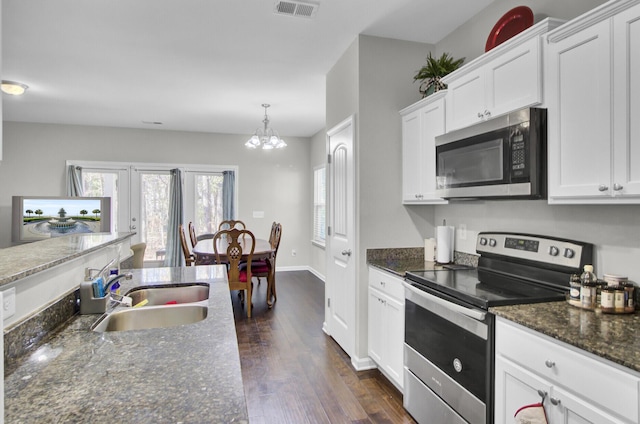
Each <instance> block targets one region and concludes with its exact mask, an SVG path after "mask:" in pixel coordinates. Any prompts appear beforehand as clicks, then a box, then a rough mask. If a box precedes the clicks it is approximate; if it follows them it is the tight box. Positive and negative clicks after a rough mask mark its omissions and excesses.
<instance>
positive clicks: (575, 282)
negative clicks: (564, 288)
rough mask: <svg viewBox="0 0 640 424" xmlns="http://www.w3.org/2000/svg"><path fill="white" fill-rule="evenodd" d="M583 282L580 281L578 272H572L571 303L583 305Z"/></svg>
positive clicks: (570, 283) (570, 280)
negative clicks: (581, 294)
mask: <svg viewBox="0 0 640 424" xmlns="http://www.w3.org/2000/svg"><path fill="white" fill-rule="evenodd" d="M581 287H582V284H581V283H580V276H578V274H572V275H571V278H570V279H569V303H570V304H571V305H573V306H581V303H580V302H581V301H580V289H581Z"/></svg>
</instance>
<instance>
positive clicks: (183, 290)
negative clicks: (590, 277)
mask: <svg viewBox="0 0 640 424" xmlns="http://www.w3.org/2000/svg"><path fill="white" fill-rule="evenodd" d="M127 296H129V297H130V298H131V300H132V305H134V306H135V305H137V304H139V303H140V302H143V301H144V300H146V301H147V302H146V304H145V305H146V306H153V305H166V304H174V303H178V304H180V303H193V302H200V301H203V300H207V299H209V285H208V284H205V283H188V284H180V285H172V286H169V285H166V286H151V287H150V286H143V287H136V288H133V289H131V290H129V292H128V293H127Z"/></svg>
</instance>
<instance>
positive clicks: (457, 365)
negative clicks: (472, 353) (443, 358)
mask: <svg viewBox="0 0 640 424" xmlns="http://www.w3.org/2000/svg"><path fill="white" fill-rule="evenodd" d="M453 369H454V370H456V372H462V361H461V360H460V359H458V358H455V359H454V360H453Z"/></svg>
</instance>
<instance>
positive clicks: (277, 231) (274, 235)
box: [251, 221, 282, 284]
mask: <svg viewBox="0 0 640 424" xmlns="http://www.w3.org/2000/svg"><path fill="white" fill-rule="evenodd" d="M281 234H282V224H279V223H277V222H275V221H273V224H271V232H270V233H269V244H270V245H271V248H272V249H273V257H272V259H271V263H272V267H273V269H275V264H276V254H277V253H278V246H280V235H281ZM251 275H252V276H253V277H256V278H257V279H258V284H260V278H269V267H268V265H267V262H266V261H255V262H254V263H253V264H252V265H251Z"/></svg>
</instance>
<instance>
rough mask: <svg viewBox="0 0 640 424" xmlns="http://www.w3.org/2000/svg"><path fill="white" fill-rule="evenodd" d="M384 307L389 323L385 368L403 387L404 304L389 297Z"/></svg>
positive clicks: (386, 338)
mask: <svg viewBox="0 0 640 424" xmlns="http://www.w3.org/2000/svg"><path fill="white" fill-rule="evenodd" d="M384 307H385V319H386V323H387V328H386V337H385V340H386V345H387V361H386V366H385V369H386V371H387V374H388V375H389V377H391V378H392V379H394V380H395V381H396V383H397V384H398V385H399V386H400V387H401V388H402V387H404V385H403V377H404V304H403V303H401V302H399V301H397V300H395V299H392V298H390V297H389V298H387V299H386V303H385V304H384Z"/></svg>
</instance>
